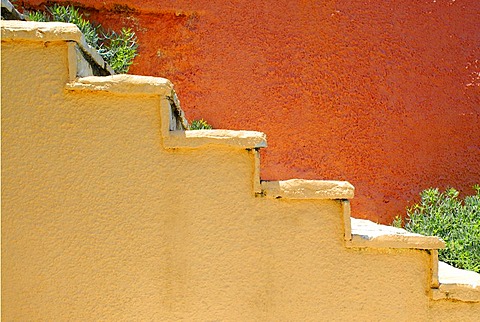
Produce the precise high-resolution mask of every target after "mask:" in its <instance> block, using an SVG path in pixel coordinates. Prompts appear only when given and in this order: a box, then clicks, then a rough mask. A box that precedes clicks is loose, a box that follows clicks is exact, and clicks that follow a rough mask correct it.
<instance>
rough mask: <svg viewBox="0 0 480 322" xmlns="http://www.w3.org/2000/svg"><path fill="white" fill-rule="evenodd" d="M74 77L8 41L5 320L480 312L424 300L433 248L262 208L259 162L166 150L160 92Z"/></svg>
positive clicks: (41, 53) (60, 50) (238, 155)
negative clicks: (112, 87) (383, 243)
mask: <svg viewBox="0 0 480 322" xmlns="http://www.w3.org/2000/svg"><path fill="white" fill-rule="evenodd" d="M68 66H69V64H68V44H67V43H66V42H63V41H52V42H47V43H44V42H43V41H10V40H5V39H4V41H2V158H3V159H2V300H3V303H2V318H3V319H4V320H5V321H30V320H48V321H66V320H76V321H90V320H113V321H117V320H156V321H163V320H168V321H171V320H185V321H282V320H284V321H307V320H312V321H319V320H365V321H367V320H368V321H372V320H393V319H395V320H405V321H406V320H410V321H413V320H415V321H418V320H432V319H435V320H437V319H438V320H442V319H444V320H449V319H450V317H454V316H455V314H456V315H457V316H458V317H462V318H463V319H464V320H468V319H471V320H474V318H475V317H478V316H480V307H479V305H478V304H475V303H457V302H449V301H432V300H430V296H429V292H430V269H431V267H430V266H431V258H430V255H429V253H428V252H427V251H424V250H414V249H403V250H402V249H383V250H382V249H351V248H346V247H345V244H344V239H343V234H344V223H343V215H342V207H341V202H340V201H336V200H288V199H278V200H277V199H268V198H263V197H255V193H254V190H253V181H254V175H255V160H254V154H253V153H252V152H250V151H247V150H245V149H238V148H234V147H228V146H225V147H222V146H210V147H203V148H196V149H169V150H167V149H164V147H163V145H162V134H161V124H162V120H161V112H160V102H161V101H160V98H159V97H158V95H153V94H151V95H140V94H128V95H127V94H125V95H122V94H114V93H108V92H98V91H70V90H66V83H67V82H68V81H69V67H68ZM164 121H165V120H163V122H164ZM452 312H455V313H452Z"/></svg>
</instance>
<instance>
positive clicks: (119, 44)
mask: <svg viewBox="0 0 480 322" xmlns="http://www.w3.org/2000/svg"><path fill="white" fill-rule="evenodd" d="M28 19H29V20H32V21H41V22H46V21H58V22H69V23H73V24H75V25H77V27H78V28H79V29H80V31H81V32H82V33H83V35H84V36H85V40H86V42H87V43H88V44H89V45H90V46H91V47H93V48H95V49H96V50H97V51H98V53H99V54H100V56H102V58H103V59H104V60H105V61H106V62H107V63H108V64H109V65H110V66H111V67H112V69H113V70H114V71H115V72H116V73H126V72H127V71H128V69H129V67H130V66H131V65H132V63H133V59H134V58H135V56H136V55H137V49H138V45H137V38H136V37H135V32H133V31H132V30H131V29H128V28H122V30H121V32H120V33H116V32H114V31H105V30H104V29H103V28H102V26H101V25H100V24H93V23H91V22H90V21H88V20H85V19H84V18H83V15H82V14H81V13H79V11H78V9H76V8H74V7H73V6H60V5H56V4H55V5H53V6H52V7H47V11H46V12H40V11H33V12H29V13H28Z"/></svg>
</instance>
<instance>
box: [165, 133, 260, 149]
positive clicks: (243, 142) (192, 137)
mask: <svg viewBox="0 0 480 322" xmlns="http://www.w3.org/2000/svg"><path fill="white" fill-rule="evenodd" d="M163 144H164V146H165V148H198V147H203V146H214V145H222V146H229V147H234V148H242V149H258V148H265V147H266V146H267V138H266V135H265V134H264V133H262V132H255V131H232V130H196V131H171V132H170V133H169V136H168V137H166V138H164V143H163Z"/></svg>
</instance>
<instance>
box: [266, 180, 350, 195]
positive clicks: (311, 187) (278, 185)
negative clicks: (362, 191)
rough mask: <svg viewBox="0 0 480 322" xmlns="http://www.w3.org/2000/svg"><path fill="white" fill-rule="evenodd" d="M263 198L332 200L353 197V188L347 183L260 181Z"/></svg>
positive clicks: (332, 181) (328, 181)
mask: <svg viewBox="0 0 480 322" xmlns="http://www.w3.org/2000/svg"><path fill="white" fill-rule="evenodd" d="M261 187H262V192H263V195H264V196H265V197H268V198H273V199H281V198H284V199H330V200H332V199H334V200H345V199H352V198H353V197H354V192H355V188H354V187H353V185H352V184H350V183H349V182H347V181H334V180H305V179H290V180H280V181H262V182H261Z"/></svg>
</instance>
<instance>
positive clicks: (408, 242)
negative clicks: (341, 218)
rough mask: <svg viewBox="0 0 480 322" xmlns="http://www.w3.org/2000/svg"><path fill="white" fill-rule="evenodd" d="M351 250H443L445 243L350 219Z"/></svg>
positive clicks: (348, 241) (349, 244)
mask: <svg viewBox="0 0 480 322" xmlns="http://www.w3.org/2000/svg"><path fill="white" fill-rule="evenodd" d="M350 225H351V226H350V229H351V232H350V235H351V239H350V240H345V245H346V246H347V247H349V248H407V249H425V250H426V249H433V250H437V249H443V248H445V242H444V241H443V240H442V239H441V238H439V237H436V236H423V235H420V234H415V233H410V232H408V231H406V230H405V229H401V228H395V227H391V226H386V225H380V224H376V223H374V222H372V221H370V220H365V219H357V218H350Z"/></svg>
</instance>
